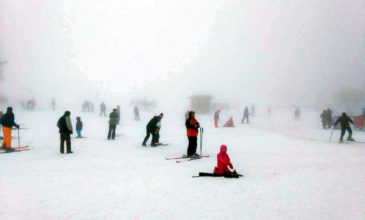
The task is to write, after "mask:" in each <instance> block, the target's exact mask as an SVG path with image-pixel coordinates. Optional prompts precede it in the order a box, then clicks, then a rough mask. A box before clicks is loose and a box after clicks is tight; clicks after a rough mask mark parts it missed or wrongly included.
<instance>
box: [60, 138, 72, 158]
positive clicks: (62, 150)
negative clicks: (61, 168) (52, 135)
mask: <svg viewBox="0 0 365 220" xmlns="http://www.w3.org/2000/svg"><path fill="white" fill-rule="evenodd" d="M60 139H61V144H60V152H61V153H62V154H63V153H64V151H65V141H66V146H67V153H69V152H71V135H70V134H69V133H60Z"/></svg>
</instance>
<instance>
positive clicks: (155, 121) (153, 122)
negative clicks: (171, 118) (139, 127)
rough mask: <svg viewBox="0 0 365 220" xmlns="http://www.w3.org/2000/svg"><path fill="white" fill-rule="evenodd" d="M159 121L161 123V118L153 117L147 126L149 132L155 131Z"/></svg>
mask: <svg viewBox="0 0 365 220" xmlns="http://www.w3.org/2000/svg"><path fill="white" fill-rule="evenodd" d="M159 121H160V117H158V116H155V117H153V118H152V119H151V120H150V121H149V122H148V124H147V130H149V131H155V130H156V128H157V124H158V122H159Z"/></svg>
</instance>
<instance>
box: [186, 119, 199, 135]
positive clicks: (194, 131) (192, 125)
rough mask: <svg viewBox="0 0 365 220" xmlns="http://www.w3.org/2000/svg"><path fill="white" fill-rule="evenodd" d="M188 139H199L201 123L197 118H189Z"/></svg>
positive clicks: (187, 122) (187, 124) (187, 125)
mask: <svg viewBox="0 0 365 220" xmlns="http://www.w3.org/2000/svg"><path fill="white" fill-rule="evenodd" d="M185 126H186V133H187V135H188V137H197V136H198V128H199V123H198V121H197V120H196V119H195V118H188V119H187V120H186V122H185Z"/></svg>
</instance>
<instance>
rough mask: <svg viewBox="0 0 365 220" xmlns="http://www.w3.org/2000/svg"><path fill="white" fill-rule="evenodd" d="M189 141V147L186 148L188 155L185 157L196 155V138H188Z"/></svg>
mask: <svg viewBox="0 0 365 220" xmlns="http://www.w3.org/2000/svg"><path fill="white" fill-rule="evenodd" d="M188 139H189V146H188V153H187V156H192V155H194V154H196V148H197V146H198V137H194V136H190V137H188Z"/></svg>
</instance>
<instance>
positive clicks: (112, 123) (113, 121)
mask: <svg viewBox="0 0 365 220" xmlns="http://www.w3.org/2000/svg"><path fill="white" fill-rule="evenodd" d="M118 121H119V117H118V112H117V109H113V111H112V112H111V113H110V114H109V131H108V140H110V138H111V139H113V140H114V139H115V129H116V128H117V124H118Z"/></svg>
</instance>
